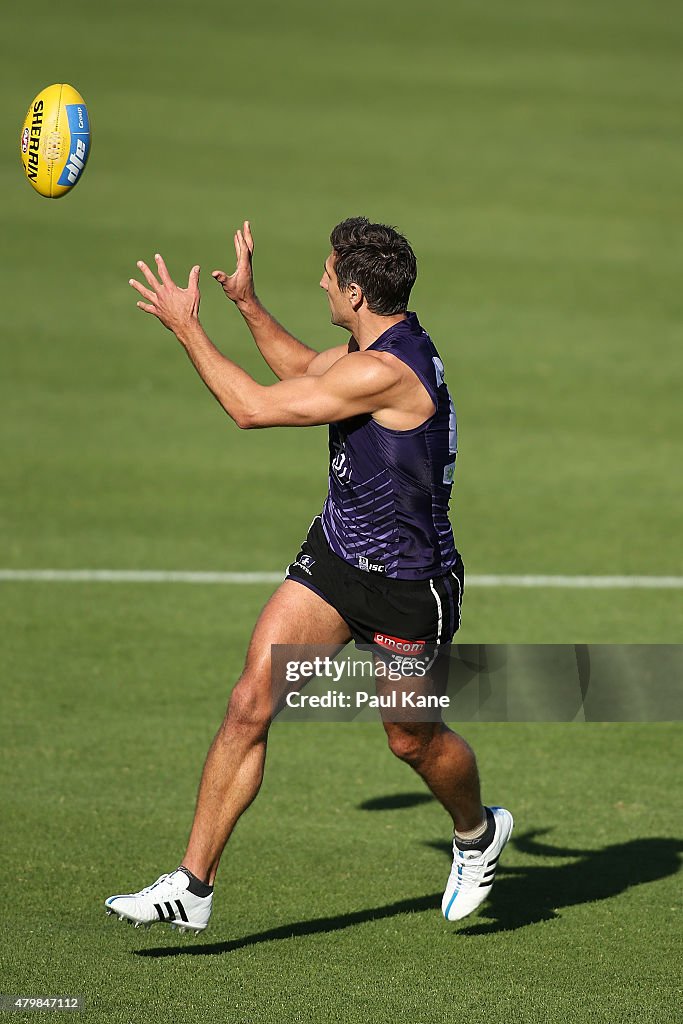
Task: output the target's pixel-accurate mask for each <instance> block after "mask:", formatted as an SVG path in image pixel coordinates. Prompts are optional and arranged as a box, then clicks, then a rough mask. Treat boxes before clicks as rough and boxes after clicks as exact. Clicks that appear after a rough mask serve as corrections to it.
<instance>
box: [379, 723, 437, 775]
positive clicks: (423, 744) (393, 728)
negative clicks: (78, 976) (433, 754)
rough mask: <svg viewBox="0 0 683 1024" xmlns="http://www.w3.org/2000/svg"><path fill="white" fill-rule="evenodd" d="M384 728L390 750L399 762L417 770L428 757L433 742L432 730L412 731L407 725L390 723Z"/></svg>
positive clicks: (413, 729) (426, 728)
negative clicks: (403, 762)
mask: <svg viewBox="0 0 683 1024" xmlns="http://www.w3.org/2000/svg"><path fill="white" fill-rule="evenodd" d="M384 728H385V729H386V733H387V740H388V741H389V749H390V750H391V752H392V754H394V756H395V757H398V758H399V760H401V761H405V762H406V764H409V765H412V766H413V767H415V768H416V767H418V766H419V765H420V764H421V763H422V762H423V761H424V759H425V758H426V757H427V755H428V753H429V749H430V747H431V744H432V740H433V730H432V729H431V728H429V727H425V728H421V729H415V728H412V729H411V728H407V727H406V726H405V725H399V724H397V723H390V722H386V723H385V725H384Z"/></svg>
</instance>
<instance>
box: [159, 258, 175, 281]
mask: <svg viewBox="0 0 683 1024" xmlns="http://www.w3.org/2000/svg"><path fill="white" fill-rule="evenodd" d="M154 259H155V260H156V261H157V267H158V269H159V277H160V278H161V280H162V281H163V282H164V284H173V282H172V281H171V275H170V274H169V272H168V270H167V269H166V264H165V263H164V259H163V256H160V255H159V253H155V256H154Z"/></svg>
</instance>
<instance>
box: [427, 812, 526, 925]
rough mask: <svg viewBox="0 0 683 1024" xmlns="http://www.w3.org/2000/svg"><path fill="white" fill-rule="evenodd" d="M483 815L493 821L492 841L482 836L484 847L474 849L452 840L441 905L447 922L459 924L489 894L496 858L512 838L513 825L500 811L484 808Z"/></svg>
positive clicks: (494, 874) (509, 816) (496, 864)
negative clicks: (451, 857) (447, 873)
mask: <svg viewBox="0 0 683 1024" xmlns="http://www.w3.org/2000/svg"><path fill="white" fill-rule="evenodd" d="M486 812H487V815H486V816H487V818H489V814H491V816H492V817H493V821H494V825H495V828H494V833H493V839H491V840H489V839H488V836H486V835H484V836H482V839H483V841H484V842H487V845H486V846H485V847H483V848H480V847H478V846H477V840H474V842H473V843H472V844H471V845H469V844H467V843H462V844H461V845H460V846H459V845H458V841H457V839H454V840H453V867H452V868H451V873H450V875H449V878H448V883H447V885H446V891H445V893H444V894H443V900H442V901H441V910H442V912H443V916H444V917H445V918H446V920H447V921H460V920H461V919H462V918H463V917H467V915H468V914H471V913H472V911H473V910H476V909H477V907H478V906H479V905H480V904H481V903H483V902H484V900H485V899H486V897H487V896H488V894H489V893H490V892H491V887H492V885H493V880H494V878H495V876H496V868H497V867H498V858H499V857H500V855H501V853H502V851H503V847H504V846H505V844H506V843H507V841H508V839H509V838H510V836H511V835H512V826H513V824H514V822H513V820H512V815H511V814H510V812H509V811H506V810H505V808H504V807H487V808H486ZM489 822H490V818H489ZM487 831H488V830H487Z"/></svg>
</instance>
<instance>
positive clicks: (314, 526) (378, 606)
mask: <svg viewBox="0 0 683 1024" xmlns="http://www.w3.org/2000/svg"><path fill="white" fill-rule="evenodd" d="M457 559H458V560H457V563H456V565H455V566H454V567H453V569H452V570H451V571H449V572H447V573H445V574H444V575H441V576H434V577H432V578H431V579H426V580H397V579H392V578H391V577H386V576H382V575H381V574H379V573H372V572H365V571H364V570H363V569H358V568H356V566H354V565H349V563H348V562H345V561H344V559H343V558H339V556H338V555H335V553H334V552H333V551H332V550H331V548H330V546H329V544H328V543H327V539H326V537H325V533H324V531H323V527H322V521H321V519H320V516H317V517H316V518H315V519H314V520H313V522H312V523H311V527H310V529H309V531H308V536H307V537H306V540H305V541H304V542H303V544H302V545H301V550H300V551H299V554H298V555H297V556H296V559H295V560H294V561H293V562H292V564H291V565H290V566H288V568H287V573H286V576H285V578H286V579H290V580H296V582H297V583H302V584H303V585H304V586H305V587H308V588H309V590H312V591H314V593H316V594H318V595H319V596H320V597H322V599H323V600H324V601H327V603H328V604H330V605H332V607H333V608H335V609H336V610H337V611H338V612H339V614H340V615H341V617H342V618H343V619H344V621H345V622H346V623H347V624H348V627H349V629H350V631H351V635H352V637H353V639H354V640H355V641H356V643H357V644H373V645H378V646H380V647H383V648H385V649H387V650H395V651H398V652H400V653H404V654H407V653H410V648H409V647H408V646H403V644H404V643H406V644H407V643H409V642H411V641H412V642H413V643H419V642H423V643H427V644H436V645H442V644H448V643H450V640H451V638H452V637H453V634H454V633H455V632H456V630H457V629H458V627H459V625H460V605H461V602H462V594H463V589H464V567H463V564H462V559H461V558H460V555H458V556H457ZM397 641H398V644H397ZM417 650H418V649H417V648H416V649H415V651H416V653H417Z"/></svg>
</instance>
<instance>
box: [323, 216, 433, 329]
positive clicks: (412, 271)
mask: <svg viewBox="0 0 683 1024" xmlns="http://www.w3.org/2000/svg"><path fill="white" fill-rule="evenodd" d="M330 242H331V243H332V248H333V250H334V254H335V263H334V269H335V273H336V275H337V281H338V283H339V287H340V288H341V289H342V291H344V290H345V289H347V288H348V287H349V285H350V284H351V283H352V282H355V283H356V284H358V285H360V287H361V288H362V289H363V295H364V296H365V300H366V302H367V304H368V309H369V310H370V311H371V312H372V313H378V314H380V315H381V316H391V314H392V313H404V312H405V311H406V309H407V308H408V300H409V299H410V291H411V289H412V287H413V285H414V284H415V279H416V277H417V260H416V259H415V253H414V252H413V250H412V248H411V246H410V242H409V241H408V239H407V238H404V237H403V235H400V234H399V233H398V231H397V230H396V228H392V227H389V225H388V224H371V223H370V221H369V220H368V218H367V217H349V218H348V220H343V221H342V222H341V224H337V226H336V227H335V228H333V229H332V233H331V235H330Z"/></svg>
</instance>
